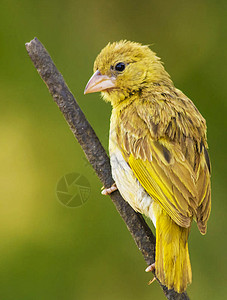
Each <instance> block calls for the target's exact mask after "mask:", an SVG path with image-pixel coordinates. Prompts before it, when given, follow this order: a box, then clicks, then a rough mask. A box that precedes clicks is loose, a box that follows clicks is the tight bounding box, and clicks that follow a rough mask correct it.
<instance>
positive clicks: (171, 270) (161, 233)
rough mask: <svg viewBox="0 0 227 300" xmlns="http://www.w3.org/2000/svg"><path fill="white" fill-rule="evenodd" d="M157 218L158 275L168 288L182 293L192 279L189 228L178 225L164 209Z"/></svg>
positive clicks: (156, 266) (156, 257)
mask: <svg viewBox="0 0 227 300" xmlns="http://www.w3.org/2000/svg"><path fill="white" fill-rule="evenodd" d="M156 220H157V221H156V255H155V272H156V276H157V278H158V279H159V280H160V281H161V283H162V284H163V285H165V286H166V287H167V288H168V289H172V288H173V289H174V290H175V291H177V292H178V293H182V292H184V291H185V290H186V288H187V285H188V284H190V283H191V281H192V271H191V264H190V259H189V253H188V234H189V228H183V227H180V226H178V225H177V224H176V223H175V222H174V221H173V220H172V219H171V218H170V217H169V216H168V215H167V214H166V213H165V212H164V211H163V210H162V209H161V211H160V214H159V217H157V219H156Z"/></svg>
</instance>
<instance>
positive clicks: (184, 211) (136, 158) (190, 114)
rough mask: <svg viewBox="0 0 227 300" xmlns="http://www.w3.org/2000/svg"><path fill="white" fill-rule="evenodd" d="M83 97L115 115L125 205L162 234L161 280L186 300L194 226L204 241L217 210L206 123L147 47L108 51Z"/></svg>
mask: <svg viewBox="0 0 227 300" xmlns="http://www.w3.org/2000/svg"><path fill="white" fill-rule="evenodd" d="M94 71H95V74H94V75H93V77H92V78H91V80H90V81H89V83H88V85H87V87H86V89H85V92H86V93H89V92H96V91H101V92H102V96H103V98H104V99H105V100H106V101H110V102H111V104H112V106H113V110H112V116H111V125H110V144H109V151H110V161H111V166H112V174H113V178H114V180H115V182H116V185H117V187H118V189H119V191H120V193H121V194H122V196H123V198H124V199H125V200H126V201H127V202H129V204H130V205H131V206H132V207H133V208H134V209H135V210H136V211H139V212H141V213H143V214H145V215H146V216H148V217H150V218H151V219H152V221H153V223H154V225H155V226H156V262H155V269H156V276H157V277H158V278H159V280H160V281H161V282H162V284H164V285H166V286H167V287H168V288H169V289H171V288H174V289H175V290H176V291H178V292H183V291H184V290H185V289H186V287H187V285H188V284H189V283H191V280H192V274H191V265H190V260H189V253H188V234H189V230H190V226H191V222H192V219H193V218H194V219H195V220H196V222H197V225H198V228H199V230H200V232H201V233H202V234H205V233H206V226H207V221H208V218H209V215H210V209H211V192H210V162H209V156H208V152H207V148H208V146H207V141H206V122H205V120H204V118H203V117H202V116H201V114H200V113H199V111H198V110H197V108H196V107H195V105H194V104H193V103H192V101H191V100H190V99H188V98H187V97H186V96H185V95H184V94H183V93H182V92H181V91H180V90H178V89H176V88H175V87H174V85H173V83H172V81H171V79H170V77H169V75H168V73H167V72H166V71H165V69H164V67H163V65H162V64H161V62H160V59H159V58H158V57H157V56H156V55H155V53H154V52H152V51H151V50H150V49H149V48H148V47H147V46H142V45H141V44H138V43H133V42H127V41H121V42H119V43H113V44H108V45H107V46H106V47H105V48H104V49H103V50H102V51H101V53H100V54H99V55H98V57H97V59H96V61H95V64H94Z"/></svg>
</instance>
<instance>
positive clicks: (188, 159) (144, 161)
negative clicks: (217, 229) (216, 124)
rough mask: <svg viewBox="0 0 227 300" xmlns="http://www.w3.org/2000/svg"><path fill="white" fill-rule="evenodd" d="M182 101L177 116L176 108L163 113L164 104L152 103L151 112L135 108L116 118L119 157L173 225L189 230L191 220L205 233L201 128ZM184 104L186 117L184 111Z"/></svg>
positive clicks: (206, 165)
mask: <svg viewBox="0 0 227 300" xmlns="http://www.w3.org/2000/svg"><path fill="white" fill-rule="evenodd" d="M187 99H188V98H185V103H183V101H181V103H183V104H182V107H181V112H180V113H179V112H176V108H175V107H176V105H175V104H176V103H174V105H173V106H171V105H170V104H169V103H167V104H166V103H165V105H166V107H167V108H168V109H166V108H165V105H163V103H162V104H161V106H160V107H159V108H158V107H157V103H156V102H155V103H156V104H155V105H156V107H155V108H154V106H152V103H150V104H149V105H141V103H138V102H137V103H134V104H135V105H131V107H130V108H129V107H128V108H127V114H126V113H125V111H124V110H123V111H121V112H120V113H119V115H118V118H119V122H118V127H117V128H116V131H117V136H118V145H119V146H120V149H121V151H122V154H123V155H124V157H125V159H126V161H127V162H128V164H129V166H130V167H131V168H132V170H133V172H134V174H135V176H136V177H137V179H138V180H139V182H140V183H141V185H142V186H143V187H144V189H145V190H146V191H147V193H148V194H149V195H150V196H151V197H152V198H153V199H154V200H155V201H156V202H158V203H159V204H160V205H161V207H162V208H163V209H164V210H165V211H166V212H167V213H168V215H169V216H170V217H171V218H172V219H173V220H174V221H175V222H176V223H177V224H178V225H180V226H182V227H189V226H190V224H191V220H192V218H193V217H195V218H196V220H197V223H198V228H199V230H200V231H201V233H205V232H206V223H207V220H208V218H209V214H210V207H211V204H210V203H211V200H210V199H211V192H210V172H209V170H210V161H209V156H208V152H207V144H206V125H205V120H204V119H203V117H202V116H201V115H200V114H199V112H198V110H197V109H196V108H195V107H194V105H193V103H192V102H191V101H190V100H189V99H188V101H187ZM181 100H182V99H181ZM175 101H176V100H175ZM187 105H188V107H189V109H188V110H191V115H190V112H188V110H186V109H185V108H184V109H183V106H184V107H187ZM157 109H160V114H157ZM128 110H130V112H129V111H128ZM149 112H150V113H149ZM166 113H167V114H166ZM152 114H153V115H152ZM195 114H197V115H196V116H195ZM128 115H130V119H128ZM152 116H154V117H153V118H152ZM189 116H191V117H190V118H189Z"/></svg>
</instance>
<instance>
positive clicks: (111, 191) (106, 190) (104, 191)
mask: <svg viewBox="0 0 227 300" xmlns="http://www.w3.org/2000/svg"><path fill="white" fill-rule="evenodd" d="M116 190H117V186H116V183H114V184H112V186H111V187H110V188H106V189H105V188H104V186H103V187H102V191H101V194H102V195H110V194H111V193H113V192H114V191H116Z"/></svg>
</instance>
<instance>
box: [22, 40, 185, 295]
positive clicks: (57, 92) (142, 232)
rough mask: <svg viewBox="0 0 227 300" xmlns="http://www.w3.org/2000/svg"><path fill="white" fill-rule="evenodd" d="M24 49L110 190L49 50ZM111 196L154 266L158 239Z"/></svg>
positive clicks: (33, 45) (106, 169)
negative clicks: (156, 240)
mask: <svg viewBox="0 0 227 300" xmlns="http://www.w3.org/2000/svg"><path fill="white" fill-rule="evenodd" d="M25 46H26V49H27V52H28V54H29V56H30V58H31V60H32V62H33V64H34V66H35V68H36V69H37V71H38V73H39V75H40V76H41V78H42V79H43V81H44V82H45V84H46V85H47V87H48V89H49V92H50V94H51V96H52V97H53V99H54V101H55V102H56V104H57V105H58V107H59V109H60V111H61V112H62V114H63V115H64V117H65V120H66V122H67V123H68V124H69V127H70V129H71V130H72V132H73V134H74V136H75V137H76V139H77V140H78V142H79V143H80V145H81V147H82V149H83V151H84V153H85V155H86V157H87V159H88V161H89V162H90V164H91V165H92V167H93V168H94V170H95V173H96V174H97V176H98V177H99V179H100V181H101V182H102V184H103V185H104V186H105V187H110V186H111V185H112V184H113V179H112V175H111V168H110V162H109V157H108V156H107V154H106V152H105V150H104V148H103V147H102V145H101V143H100V141H99V139H98V137H97V136H96V134H95V132H94V130H93V128H92V127H91V125H90V124H89V122H88V121H87V119H86V118H85V116H84V114H83V112H82V110H81V109H80V107H79V105H78V103H77V102H76V100H75V98H74V97H73V95H72V93H71V92H70V90H69V89H68V87H67V85H66V83H65V81H64V79H63V77H62V75H61V73H60V72H59V71H58V70H57V68H56V66H55V65H54V63H53V61H52V59H51V57H50V55H49V54H48V52H47V50H46V49H45V48H44V46H43V45H42V44H41V42H40V41H39V40H38V39H37V38H34V39H33V40H32V41H30V42H29V43H26V45H25ZM110 197H111V199H112V201H113V203H114V205H115V206H116V209H117V210H118V212H119V214H120V216H121V217H122V219H123V220H124V222H125V224H126V225H127V228H128V230H129V231H130V233H131V235H132V237H133V239H134V241H135V242H136V245H137V247H138V248H139V250H140V251H141V253H142V255H143V256H144V259H145V261H146V263H147V264H148V265H150V264H152V263H153V262H154V258H155V237H154V235H153V233H152V231H151V229H150V228H149V227H148V225H147V224H146V222H145V221H144V219H143V217H142V215H141V214H139V213H136V212H135V211H134V210H133V209H132V208H131V206H130V205H129V204H128V203H127V202H126V201H124V199H123V198H122V197H121V195H120V194H119V192H118V191H115V192H114V193H112V194H111V195H110ZM159 284H160V282H159ZM160 286H161V288H162V289H163V292H164V294H165V296H166V298H167V299H171V300H187V299H189V297H188V296H187V294H186V293H182V294H178V293H176V292H175V291H174V290H168V289H167V288H166V287H165V286H163V285H161V284H160Z"/></svg>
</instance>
